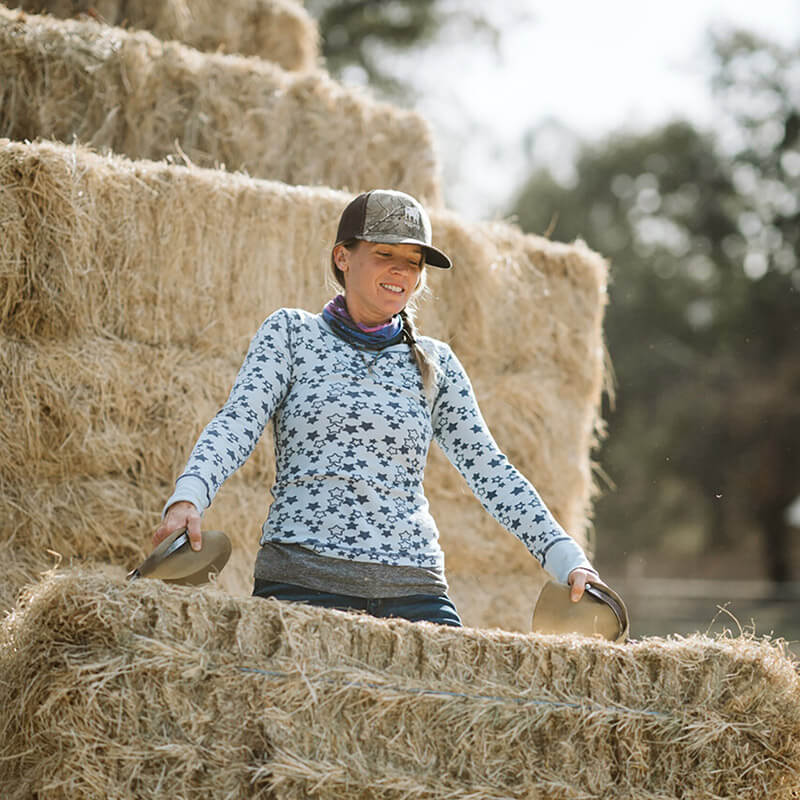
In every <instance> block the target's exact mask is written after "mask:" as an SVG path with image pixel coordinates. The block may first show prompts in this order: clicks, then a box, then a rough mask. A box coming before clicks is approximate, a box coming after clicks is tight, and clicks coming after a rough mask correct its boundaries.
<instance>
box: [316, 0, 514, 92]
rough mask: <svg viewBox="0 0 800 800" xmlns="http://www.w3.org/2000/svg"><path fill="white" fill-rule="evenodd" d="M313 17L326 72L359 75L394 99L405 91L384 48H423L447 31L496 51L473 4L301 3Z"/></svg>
mask: <svg viewBox="0 0 800 800" xmlns="http://www.w3.org/2000/svg"><path fill="white" fill-rule="evenodd" d="M305 6H306V9H307V10H308V11H309V13H310V14H311V15H312V16H313V17H315V18H316V20H317V24H318V25H319V30H320V36H321V39H322V55H323V56H324V58H325V64H326V67H327V69H328V70H329V71H330V73H331V74H333V75H336V76H337V77H342V75H343V74H344V73H345V71H346V70H348V69H351V70H352V69H356V70H360V71H361V72H362V77H361V79H362V82H363V83H366V84H369V85H370V86H372V87H373V88H375V89H377V90H378V91H380V92H381V93H383V94H385V95H389V96H392V97H394V98H401V97H403V96H405V95H406V94H407V93H408V92H409V91H410V87H409V85H408V83H407V81H406V80H405V79H404V78H402V77H399V76H398V75H397V74H395V72H394V71H393V70H392V68H391V64H390V59H387V50H390V49H392V50H395V51H400V50H409V49H412V48H417V47H421V46H424V45H428V44H430V43H432V42H433V41H434V40H436V39H437V38H438V37H439V36H440V35H441V33H442V31H443V30H444V29H446V28H448V27H453V26H458V27H460V28H462V29H463V31H464V32H465V33H467V35H469V34H471V35H475V34H477V35H479V36H481V37H482V38H483V40H484V42H486V43H489V44H490V45H492V46H494V47H495V48H496V47H497V44H498V41H499V36H500V32H499V30H498V28H497V26H496V25H495V24H494V23H493V22H492V20H491V18H490V17H489V16H488V15H487V14H486V13H485V11H483V10H482V9H481V7H480V5H479V4H477V3H475V4H471V3H467V4H464V3H462V4H460V5H458V6H455V7H454V4H453V3H451V2H448V0H389V1H388V2H387V1H386V0H305Z"/></svg>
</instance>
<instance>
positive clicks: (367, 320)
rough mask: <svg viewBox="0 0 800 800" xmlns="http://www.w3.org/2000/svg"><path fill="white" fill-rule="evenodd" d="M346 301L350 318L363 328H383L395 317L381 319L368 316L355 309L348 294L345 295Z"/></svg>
mask: <svg viewBox="0 0 800 800" xmlns="http://www.w3.org/2000/svg"><path fill="white" fill-rule="evenodd" d="M344 303H345V306H346V307H347V313H348V314H349V315H350V319H351V320H353V322H355V323H356V325H358V326H359V327H362V328H372V329H375V328H382V327H383V326H384V325H388V324H389V323H390V322H391V321H392V319H393V317H383V318H380V319H378V318H375V317H368V316H366V315H364V314H362V313H360V312H359V311H358V310H354V309H353V307H352V305H351V304H350V302H349V301H348V299H347V295H345V297H344Z"/></svg>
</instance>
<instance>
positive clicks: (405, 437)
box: [165, 308, 592, 583]
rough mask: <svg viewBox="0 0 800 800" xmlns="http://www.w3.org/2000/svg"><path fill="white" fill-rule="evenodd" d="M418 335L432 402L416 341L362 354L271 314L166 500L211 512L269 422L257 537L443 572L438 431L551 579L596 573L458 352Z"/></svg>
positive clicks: (312, 326) (324, 331) (321, 331)
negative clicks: (510, 455) (486, 409)
mask: <svg viewBox="0 0 800 800" xmlns="http://www.w3.org/2000/svg"><path fill="white" fill-rule="evenodd" d="M418 343H419V345H420V346H421V347H423V348H424V349H425V351H426V352H427V353H428V354H429V355H430V356H431V357H432V358H433V361H434V363H435V364H436V366H437V378H436V387H435V388H436V391H435V395H434V399H433V403H432V405H430V403H429V401H428V400H427V399H426V397H425V393H424V390H423V386H422V379H421V376H420V373H419V369H418V368H417V365H416V362H415V361H414V359H413V355H412V352H411V348H410V347H409V345H408V344H405V343H401V344H397V345H393V346H390V347H387V348H385V349H383V350H379V351H377V352H375V351H365V350H361V349H358V348H356V347H354V346H353V345H352V344H350V343H349V342H346V341H344V340H343V339H341V338H340V337H339V336H337V335H336V334H335V333H334V332H333V331H332V330H331V328H330V327H329V326H328V324H327V322H325V320H324V319H323V318H322V315H321V314H312V313H310V312H308V311H303V310H301V309H285V308H284V309H279V310H278V311H276V312H275V313H273V314H271V315H270V316H269V317H267V319H266V320H265V321H264V323H263V324H262V325H261V327H260V328H259V330H258V332H257V333H256V335H255V336H254V338H253V340H252V342H251V343H250V347H249V349H248V352H247V355H246V357H245V359H244V363H243V364H242V367H241V369H240V370H239V374H238V376H237V377H236V380H235V382H234V384H233V388H232V389H231V392H230V396H229V397H228V400H227V401H226V403H225V405H224V406H223V407H222V408H221V409H220V411H219V412H218V413H217V414H216V416H215V417H214V418H213V419H212V420H211V421H210V422H209V423H208V425H207V426H206V427H205V429H204V430H203V432H202V433H201V435H200V438H199V439H198V441H197V443H196V444H195V446H194V449H193V450H192V453H191V455H190V457H189V461H188V463H187V466H186V469H185V470H184V472H183V473H182V475H181V476H180V477H179V478H178V481H177V483H176V487H175V493H174V494H173V495H172V497H170V498H169V500H168V501H167V503H166V505H165V509H166V508H168V507H169V506H170V505H171V504H172V503H175V502H177V501H179V500H188V501H190V502H192V503H194V505H195V506H196V507H197V508H198V510H200V511H201V512H202V511H203V510H204V509H206V508H207V507H208V506H209V505H210V504H211V501H212V500H213V498H214V495H215V494H216V492H217V491H218V489H219V488H220V486H221V485H222V483H223V482H224V481H225V479H226V478H228V476H230V475H231V474H232V473H233V472H234V471H235V470H236V469H237V468H238V467H239V466H241V465H242V464H243V463H244V462H245V461H246V460H247V458H248V457H249V455H250V454H251V452H252V451H253V448H254V447H255V445H256V443H257V442H258V440H259V438H260V436H261V434H262V432H263V430H264V428H265V426H266V425H267V423H268V422H269V421H270V420H272V421H273V424H274V433H275V436H274V442H275V462H276V476H275V484H274V486H273V487H272V490H271V491H272V496H273V498H274V499H273V502H272V505H271V506H270V509H269V513H268V516H267V519H266V521H265V522H264V525H263V528H262V535H261V544H262V545H263V544H265V543H267V542H281V543H287V544H296V545H301V546H302V547H305V548H308V549H310V550H311V551H313V552H314V553H317V554H319V555H322V556H330V557H333V558H340V559H350V560H352V561H356V562H370V563H375V564H387V565H402V566H416V567H424V568H432V569H437V570H440V571H441V570H442V569H443V565H444V555H443V552H442V549H441V547H440V545H439V533H438V530H437V527H436V523H435V522H434V520H433V517H432V516H431V513H430V510H429V506H428V501H427V500H426V498H425V494H424V492H423V485H422V484H423V474H424V469H425V462H426V458H427V454H428V449H429V447H430V444H431V440H432V439H435V440H436V442H437V443H438V444H439V446H440V447H441V448H442V450H443V451H444V452H445V454H446V455H447V457H448V458H449V459H450V461H451V462H452V463H453V464H454V465H455V467H456V468H457V469H458V470H459V472H460V473H461V474H462V475H463V476H464V479H465V480H466V482H467V484H468V485H469V487H470V488H471V489H472V491H473V492H474V493H475V495H476V496H477V498H478V499H479V500H480V502H481V503H482V505H483V506H484V508H485V509H486V510H487V511H488V512H489V513H490V514H491V515H492V516H493V517H494V518H495V519H496V520H497V521H498V522H499V523H500V524H501V525H503V526H504V527H505V528H506V529H507V530H509V531H510V532H511V533H513V534H514V535H516V536H517V537H518V538H519V539H520V540H521V541H522V542H523V543H524V544H525V545H526V547H527V548H528V550H530V552H531V553H532V554H533V555H534V556H535V557H536V558H537V559H538V560H539V561H540V563H541V564H542V565H543V566H544V568H545V569H546V570H547V571H548V572H549V573H550V574H551V575H552V576H553V577H554V578H556V579H557V580H559V581H561V582H562V583H566V581H567V576H568V575H569V573H570V572H571V571H572V570H573V569H575V568H577V567H583V568H586V569H592V567H591V565H590V563H589V561H588V559H587V558H586V555H585V554H584V552H583V550H582V549H581V548H580V546H579V545H578V543H577V542H576V541H575V540H574V539H573V538H572V537H570V536H569V535H568V534H567V533H566V532H565V531H564V530H563V529H562V528H561V526H560V525H559V524H558V523H557V522H556V520H555V519H554V518H553V516H552V514H551V513H550V511H549V510H548V509H547V507H546V506H545V505H544V503H543V502H542V500H541V498H540V497H539V495H538V493H537V492H536V489H534V487H533V486H532V485H531V484H530V483H529V481H528V480H526V478H525V477H524V476H523V475H522V474H521V473H520V472H519V471H517V470H516V469H515V468H514V467H513V466H512V465H511V464H510V463H509V461H508V459H507V458H506V456H505V455H504V454H503V453H502V452H501V450H500V448H499V447H498V446H497V444H496V442H495V441H494V439H493V438H492V435H491V433H490V432H489V430H488V428H487V426H486V423H485V422H484V420H483V417H482V416H481V413H480V410H479V408H478V403H477V401H476V399H475V394H474V392H473V389H472V386H471V384H470V381H469V378H468V377H467V375H466V373H465V371H464V368H463V367H462V366H461V364H460V363H459V361H458V359H457V358H456V356H455V354H454V353H453V351H452V350H451V349H450V347H449V346H448V345H447V344H445V343H444V342H441V341H438V340H436V339H432V338H429V337H426V336H420V337H419V338H418Z"/></svg>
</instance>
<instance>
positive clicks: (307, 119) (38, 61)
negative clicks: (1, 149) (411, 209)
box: [0, 6, 440, 204]
mask: <svg viewBox="0 0 800 800" xmlns="http://www.w3.org/2000/svg"><path fill="white" fill-rule="evenodd" d="M0 136H8V137H9V138H11V139H18V140H24V139H30V140H33V139H36V138H40V137H41V138H48V139H57V140H60V141H64V142H70V143H71V142H72V141H73V140H75V139H77V140H78V141H81V142H84V143H86V144H91V145H92V146H94V147H96V148H100V149H103V150H110V151H114V152H116V153H124V154H125V155H128V156H130V157H131V158H155V159H159V158H164V157H166V156H179V157H186V158H188V159H190V160H191V162H193V163H195V164H197V165H199V166H206V167H214V166H217V165H220V164H222V165H226V166H227V167H228V168H229V169H236V170H244V171H246V172H248V173H249V174H251V175H256V176H258V177H262V178H270V179H273V180H279V181H284V182H286V183H289V184H308V185H324V186H331V187H335V188H348V189H350V190H353V191H362V190H365V189H372V188H374V187H376V186H384V185H385V186H392V187H394V188H397V189H401V190H403V191H407V192H410V193H411V194H413V195H415V196H418V197H419V198H420V199H423V200H426V201H428V202H429V203H433V204H436V203H438V202H439V201H440V189H439V183H438V166H437V160H436V157H435V155H434V149H433V140H432V135H431V131H430V128H429V126H428V124H427V123H426V122H425V121H424V120H423V119H422V117H420V116H419V115H418V114H416V113H415V112H412V111H404V110H400V109H397V108H395V107H393V106H390V105H387V104H384V103H378V102H376V101H374V100H371V99H370V98H369V97H368V96H367V95H366V94H365V93H364V92H359V91H356V90H352V89H345V88H343V87H341V86H340V85H338V84H336V83H335V82H334V81H333V80H332V79H331V78H330V77H328V76H327V75H326V74H324V73H322V72H311V73H304V74H297V73H290V72H285V71H283V70H281V69H280V68H279V67H277V66H275V65H273V64H270V63H268V62H266V61H262V60H259V59H255V58H244V57H237V56H226V55H222V54H215V53H213V54H212V53H201V52H199V51H197V50H193V49H191V48H188V47H186V46H184V45H181V44H178V43H176V42H161V41H159V40H158V39H156V38H155V37H153V36H152V35H151V34H149V33H146V32H136V33H131V32H127V31H125V30H123V29H121V28H113V27H109V26H104V25H99V24H97V23H95V22H93V21H85V22H77V21H72V20H56V19H53V18H51V17H46V16H35V15H25V14H23V13H21V12H12V11H9V10H8V9H6V8H4V7H3V6H0Z"/></svg>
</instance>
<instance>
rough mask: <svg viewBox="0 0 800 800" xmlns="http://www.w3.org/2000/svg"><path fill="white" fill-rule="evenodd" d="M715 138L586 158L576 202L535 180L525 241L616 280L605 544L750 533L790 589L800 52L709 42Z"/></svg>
mask: <svg viewBox="0 0 800 800" xmlns="http://www.w3.org/2000/svg"><path fill="white" fill-rule="evenodd" d="M713 52H714V54H715V64H716V67H715V72H714V76H713V87H714V89H715V96H716V98H717V101H718V104H719V114H720V128H719V131H718V133H717V134H716V135H712V134H710V133H703V132H700V131H698V130H696V129H695V128H694V127H693V126H692V125H690V124H689V123H686V122H675V123H672V124H669V125H666V126H664V127H663V128H660V129H659V130H656V131H653V132H651V133H649V134H645V135H627V136H626V135H619V136H616V137H613V138H611V139H609V140H608V141H606V142H603V143H601V144H594V145H591V144H584V145H583V146H582V147H581V149H580V153H579V155H578V158H577V160H576V170H575V173H576V178H575V181H574V184H573V185H570V186H565V185H563V184H559V183H558V182H557V181H555V180H554V179H553V177H552V176H551V175H550V174H549V173H548V172H546V171H539V172H537V173H535V174H534V175H532V176H531V178H530V179H529V181H528V182H527V184H526V185H525V186H524V188H523V189H522V191H521V193H520V194H519V196H518V198H517V201H516V203H515V208H514V211H515V213H516V214H517V215H518V218H519V221H520V224H521V225H522V226H523V228H525V229H526V230H528V231H532V232H538V233H542V232H546V231H551V230H552V231H554V234H555V236H556V237H557V238H559V239H563V240H571V239H574V238H583V239H584V240H586V241H587V242H588V244H589V245H590V246H591V247H593V248H594V249H596V250H598V251H599V252H601V253H603V254H604V255H605V256H607V257H608V258H609V260H610V263H611V274H612V285H611V290H610V291H611V302H610V306H609V309H608V314H607V322H606V332H607V338H608V343H609V349H610V351H611V354H612V359H613V361H614V365H615V371H616V374H617V378H618V392H617V395H618V403H617V407H616V410H615V411H614V412H613V413H611V415H610V426H609V431H610V436H609V440H608V442H607V444H606V445H605V446H604V452H603V454H602V459H601V461H602V464H603V469H604V471H605V472H606V473H608V474H609V475H610V476H611V478H612V480H613V481H615V482H616V483H617V484H618V489H617V490H616V491H613V492H610V493H609V494H608V495H607V496H606V497H605V498H604V499H603V500H602V501H601V502H600V503H599V504H598V509H597V524H598V528H599V529H601V533H600V536H599V538H600V539H601V541H602V540H609V539H612V537H614V533H613V532H614V531H627V541H625V538H626V537H624V536H623V537H622V539H614V545H615V546H616V547H617V548H618V549H620V550H622V549H628V550H631V551H635V550H637V549H638V550H647V549H650V550H652V549H653V548H655V549H658V548H661V549H662V550H666V551H668V550H669V549H670V544H671V543H674V541H676V540H678V539H682V538H683V539H685V535H686V532H687V531H688V533H689V535H690V536H692V535H693V536H694V537H695V538H699V539H701V540H702V541H703V544H704V545H705V547H706V549H711V550H714V549H717V550H718V549H720V548H732V547H734V546H735V545H736V544H737V542H738V541H739V540H741V539H743V538H746V537H747V536H748V535H749V534H750V532H751V531H753V530H756V531H757V532H758V533H759V534H760V536H761V539H762V542H763V544H764V554H765V564H766V571H767V574H768V575H769V576H770V577H771V578H772V579H773V580H775V581H784V580H787V579H789V578H790V576H791V567H790V548H789V544H790V540H789V530H788V527H787V525H786V522H785V518H784V513H785V510H786V508H787V506H788V505H789V503H790V502H791V501H792V499H794V498H795V497H796V496H797V495H798V494H800V403H798V402H797V397H798V396H800V347H798V345H799V344H800V336H798V334H800V269H798V264H797V261H796V253H797V252H798V245H799V244H800V242H799V241H798V237H800V226H799V225H798V222H799V221H800V220H798V211H799V210H800V209H799V207H798V206H799V204H798V197H800V192H799V191H798V190H800V186H798V179H799V178H800V140H799V139H798V136H799V135H800V124H799V122H800V119H799V118H798V106H799V105H800V97H798V91H799V90H800V82H799V81H798V76H800V52H797V51H794V52H791V51H787V50H784V49H782V48H780V47H778V46H776V45H774V44H771V43H768V42H764V41H762V40H758V39H756V38H755V37H752V36H750V35H747V34H744V33H733V34H729V35H727V36H722V37H718V38H717V39H716V40H715V41H714V42H713Z"/></svg>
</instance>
